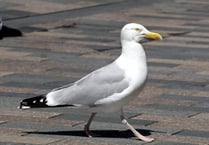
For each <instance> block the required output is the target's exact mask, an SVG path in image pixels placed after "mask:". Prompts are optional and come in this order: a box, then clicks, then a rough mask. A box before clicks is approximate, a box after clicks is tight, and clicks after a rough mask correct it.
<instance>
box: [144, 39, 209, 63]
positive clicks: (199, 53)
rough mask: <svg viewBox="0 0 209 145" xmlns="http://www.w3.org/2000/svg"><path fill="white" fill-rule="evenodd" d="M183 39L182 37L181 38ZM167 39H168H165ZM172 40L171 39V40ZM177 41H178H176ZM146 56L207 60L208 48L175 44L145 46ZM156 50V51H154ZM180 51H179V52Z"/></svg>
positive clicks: (208, 55)
mask: <svg viewBox="0 0 209 145" xmlns="http://www.w3.org/2000/svg"><path fill="white" fill-rule="evenodd" d="M182 39H183V38H182ZM165 41H168V42H169V40H165ZM172 42H173V40H172ZM178 43H179V42H178ZM146 47H148V49H146V52H147V55H148V57H151V58H164V59H182V60H186V59H204V60H208V58H209V50H208V49H201V48H198V49H196V48H188V47H183V46H181V47H179V46H178V47H176V46H153V47H150V46H145V48H146ZM156 50H158V51H156ZM179 52H181V53H179Z"/></svg>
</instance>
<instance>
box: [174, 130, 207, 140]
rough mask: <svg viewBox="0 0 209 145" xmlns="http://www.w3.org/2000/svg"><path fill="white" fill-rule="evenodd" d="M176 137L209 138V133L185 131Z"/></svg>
mask: <svg viewBox="0 0 209 145" xmlns="http://www.w3.org/2000/svg"><path fill="white" fill-rule="evenodd" d="M176 135H181V136H195V137H205V138H208V137H209V131H199V130H183V131H181V132H179V133H177V134H176Z"/></svg>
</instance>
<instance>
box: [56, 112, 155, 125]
mask: <svg viewBox="0 0 209 145" xmlns="http://www.w3.org/2000/svg"><path fill="white" fill-rule="evenodd" d="M134 115H136V114H133V113H126V116H134ZM89 116H90V113H88V112H85V111H82V110H79V109H78V110H75V109H74V110H73V111H71V113H70V114H68V113H65V114H63V115H60V116H57V117H55V118H60V119H67V120H71V119H72V120H83V121H87V120H88V118H89ZM94 120H95V121H97V122H110V123H121V120H120V116H119V113H112V114H106V113H98V115H97V116H96V117H95V119H94ZM129 121H130V123H131V124H136V125H141V126H146V125H148V124H152V123H154V121H149V120H132V119H130V120H129Z"/></svg>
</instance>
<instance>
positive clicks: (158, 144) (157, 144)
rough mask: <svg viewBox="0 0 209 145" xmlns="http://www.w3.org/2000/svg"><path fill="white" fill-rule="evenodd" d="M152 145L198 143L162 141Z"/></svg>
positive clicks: (187, 144) (189, 144)
mask: <svg viewBox="0 0 209 145" xmlns="http://www.w3.org/2000/svg"><path fill="white" fill-rule="evenodd" d="M150 145H197V144H191V143H181V142H167V141H165V142H164V141H161V142H157V143H155V142H154V143H151V144H150Z"/></svg>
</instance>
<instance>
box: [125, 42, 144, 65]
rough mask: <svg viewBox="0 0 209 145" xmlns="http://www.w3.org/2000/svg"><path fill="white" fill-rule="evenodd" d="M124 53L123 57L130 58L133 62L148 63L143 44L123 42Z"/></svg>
mask: <svg viewBox="0 0 209 145" xmlns="http://www.w3.org/2000/svg"><path fill="white" fill-rule="evenodd" d="M121 45H122V53H121V55H123V56H125V57H130V58H132V59H133V60H135V59H136V60H138V59H140V61H142V60H144V61H146V54H145V51H144V49H143V47H142V45H141V44H139V43H137V42H136V41H125V40H123V41H121Z"/></svg>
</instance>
